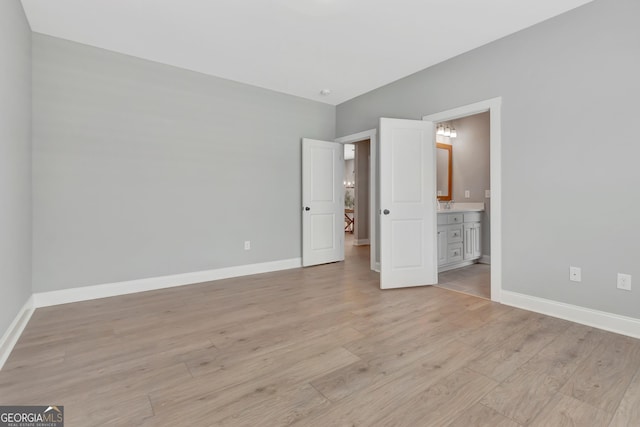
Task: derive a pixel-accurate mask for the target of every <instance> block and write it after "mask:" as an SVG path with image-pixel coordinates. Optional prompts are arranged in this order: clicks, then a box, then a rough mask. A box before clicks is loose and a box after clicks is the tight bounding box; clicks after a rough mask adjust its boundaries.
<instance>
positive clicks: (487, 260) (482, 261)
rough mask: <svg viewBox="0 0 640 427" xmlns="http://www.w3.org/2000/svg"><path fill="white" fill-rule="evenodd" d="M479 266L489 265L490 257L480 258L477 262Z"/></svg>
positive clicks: (483, 256)
mask: <svg viewBox="0 0 640 427" xmlns="http://www.w3.org/2000/svg"><path fill="white" fill-rule="evenodd" d="M478 262H479V263H480V264H489V265H491V255H482V256H481V257H480V261H478Z"/></svg>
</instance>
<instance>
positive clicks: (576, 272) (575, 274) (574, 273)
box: [569, 267, 582, 282]
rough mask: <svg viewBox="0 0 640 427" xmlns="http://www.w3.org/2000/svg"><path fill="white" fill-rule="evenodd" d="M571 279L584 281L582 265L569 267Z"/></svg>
mask: <svg viewBox="0 0 640 427" xmlns="http://www.w3.org/2000/svg"><path fill="white" fill-rule="evenodd" d="M569 280H571V281H572V282H582V269H581V268H580V267H569Z"/></svg>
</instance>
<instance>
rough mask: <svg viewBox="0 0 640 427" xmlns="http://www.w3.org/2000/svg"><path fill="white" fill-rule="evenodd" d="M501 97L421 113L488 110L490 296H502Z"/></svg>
mask: <svg viewBox="0 0 640 427" xmlns="http://www.w3.org/2000/svg"><path fill="white" fill-rule="evenodd" d="M501 104H502V97H497V98H492V99H488V100H486V101H480V102H476V103H474V104H469V105H464V106H462V107H458V108H454V109H451V110H447V111H442V112H440V113H436V114H430V115H428V116H424V117H422V119H423V120H429V121H432V122H443V121H449V120H455V119H459V118H461V117H466V116H471V115H473V114H478V113H484V112H487V111H489V115H490V118H489V120H490V124H489V129H490V130H489V132H490V135H489V153H490V154H489V155H490V162H489V163H490V168H491V171H490V182H491V184H490V187H491V300H492V301H496V302H500V301H501V300H502V138H501V133H500V130H501V112H500V106H501Z"/></svg>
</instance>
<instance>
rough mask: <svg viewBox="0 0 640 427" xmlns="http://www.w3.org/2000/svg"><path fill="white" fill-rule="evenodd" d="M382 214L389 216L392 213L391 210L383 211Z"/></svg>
mask: <svg viewBox="0 0 640 427" xmlns="http://www.w3.org/2000/svg"><path fill="white" fill-rule="evenodd" d="M382 213H383V214H385V215H389V214H390V213H391V212H389V209H385V210H383V211H382Z"/></svg>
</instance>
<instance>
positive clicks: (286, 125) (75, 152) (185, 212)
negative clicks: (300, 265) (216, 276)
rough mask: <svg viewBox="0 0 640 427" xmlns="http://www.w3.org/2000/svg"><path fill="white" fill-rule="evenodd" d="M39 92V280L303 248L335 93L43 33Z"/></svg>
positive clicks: (200, 264)
mask: <svg viewBox="0 0 640 427" xmlns="http://www.w3.org/2000/svg"><path fill="white" fill-rule="evenodd" d="M33 104H34V105H33V149H34V152H33V156H34V159H33V161H34V182H33V187H34V201H33V203H34V218H33V232H34V244H33V251H34V259H33V261H34V266H33V290H34V292H42V291H51V290H57V289H63V288H70V287H78V286H86V285H95V284H100V283H111V282H117V281H123V280H132V279H138V278H145V277H154V276H162V275H167V274H176V273H185V272H192V271H200V270H208V269H216V268H222V267H229V266H236V265H243V264H252V263H259V262H266V261H275V260H283V259H290V258H296V257H299V256H300V255H301V248H300V246H301V245H300V241H301V222H300V206H301V201H300V200H301V184H300V176H301V169H300V168H301V166H300V165H301V160H300V159H301V151H300V139H301V138H302V137H309V138H317V139H329V140H331V139H333V137H334V131H335V107H332V106H329V105H326V104H321V103H317V102H313V101H308V100H304V99H301V98H296V97H292V96H289V95H283V94H278V93H275V92H272V91H268V90H263V89H259V88H255V87H251V86H247V85H243V84H239V83H234V82H231V81H227V80H223V79H219V78H214V77H211V76H206V75H202V74H198V73H194V72H190V71H185V70H182V69H178V68H173V67H170V66H166V65H161V64H158V63H153V62H149V61H145V60H141V59H136V58H133V57H129V56H125V55H121V54H117V53H113V52H109V51H106V50H102V49H97V48H93V47H88V46H85V45H81V44H77V43H73V42H69V41H64V40H60V39H56V38H52V37H49V36H44V35H39V34H34V35H33ZM245 240H251V247H252V248H251V250H250V251H244V249H243V242H244V241H245Z"/></svg>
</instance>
